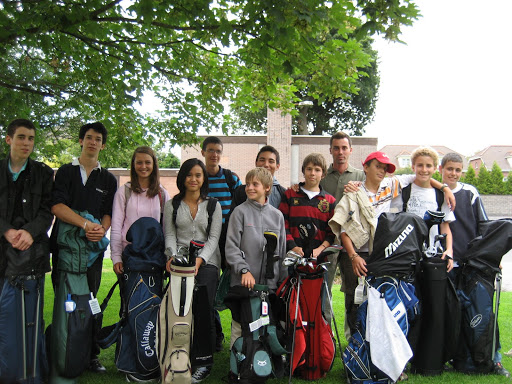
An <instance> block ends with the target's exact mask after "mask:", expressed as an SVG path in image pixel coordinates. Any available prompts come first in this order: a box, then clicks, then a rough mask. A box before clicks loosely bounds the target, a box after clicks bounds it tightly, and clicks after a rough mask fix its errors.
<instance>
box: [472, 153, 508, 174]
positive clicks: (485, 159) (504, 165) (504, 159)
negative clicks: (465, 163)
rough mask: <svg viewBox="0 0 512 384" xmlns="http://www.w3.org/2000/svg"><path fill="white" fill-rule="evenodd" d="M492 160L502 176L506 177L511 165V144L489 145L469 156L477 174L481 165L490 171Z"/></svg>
mask: <svg viewBox="0 0 512 384" xmlns="http://www.w3.org/2000/svg"><path fill="white" fill-rule="evenodd" d="M494 162H496V163H497V164H498V165H499V167H500V168H501V171H502V172H503V177H508V175H509V172H510V168H511V167H512V145H491V146H489V147H487V148H485V149H484V150H482V151H480V152H478V153H476V154H475V155H473V156H471V157H470V158H469V164H471V166H472V167H473V168H474V169H475V173H476V174H477V175H478V172H479V171H480V169H481V168H482V167H485V168H486V169H487V170H488V171H491V169H492V166H493V164H494Z"/></svg>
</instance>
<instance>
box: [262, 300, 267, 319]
mask: <svg viewBox="0 0 512 384" xmlns="http://www.w3.org/2000/svg"><path fill="white" fill-rule="evenodd" d="M261 315H262V316H268V303H267V302H266V301H263V302H262V303H261Z"/></svg>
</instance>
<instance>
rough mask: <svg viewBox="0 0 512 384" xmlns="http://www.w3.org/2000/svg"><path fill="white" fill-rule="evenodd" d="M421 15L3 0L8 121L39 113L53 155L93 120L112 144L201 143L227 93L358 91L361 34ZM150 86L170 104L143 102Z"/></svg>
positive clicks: (282, 103) (251, 98) (265, 97)
mask: <svg viewBox="0 0 512 384" xmlns="http://www.w3.org/2000/svg"><path fill="white" fill-rule="evenodd" d="M418 15H419V12H418V9H417V7H416V5H415V4H414V3H413V2H411V1H409V0H390V1H385V2H383V1H377V0H357V1H352V0H339V1H335V2H330V1H318V0H300V1H299V0H292V1H290V0H257V1H249V0H245V1H244V0H242V1H236V2H232V1H226V0H215V1H213V0H187V1H181V0H173V1H170V0H158V1H157V0H140V1H128V0H125V1H122V0H88V1H79V0H61V1H32V0H25V1H24V0H21V1H2V2H1V3H0V53H1V55H0V63H1V64H0V101H1V102H0V108H1V116H2V121H1V123H3V124H4V125H5V124H6V123H7V122H8V121H9V120H11V119H13V118H15V117H26V118H30V119H33V120H34V121H35V122H36V123H37V124H38V125H39V127H41V128H42V130H41V135H42V136H43V140H42V141H40V143H41V142H42V143H43V144H44V145H43V148H42V149H41V151H42V152H44V154H45V156H52V155H55V154H58V153H60V152H62V150H63V147H62V146H63V145H64V143H65V141H64V140H66V139H68V140H72V141H76V132H77V129H78V127H79V126H80V125H81V124H82V123H83V122H85V121H91V120H100V121H103V122H104V123H105V125H106V126H107V128H108V129H109V134H110V136H109V143H110V145H111V146H112V145H114V146H116V147H120V148H133V147H134V146H135V145H136V144H138V143H145V142H146V140H147V139H148V136H151V135H153V136H155V135H158V136H159V137H160V138H163V139H166V140H169V141H170V143H171V144H174V143H180V144H183V143H192V142H195V141H196V140H197V139H196V133H197V131H198V129H199V128H204V129H206V130H209V129H212V128H214V127H215V128H217V127H221V128H223V129H224V130H226V129H227V127H228V126H229V124H230V119H229V116H228V114H227V113H226V111H225V102H230V103H231V104H232V105H233V106H234V107H236V106H240V105H244V106H249V107H250V108H251V110H253V111H255V110H259V109H261V108H262V107H263V106H264V105H269V106H270V107H271V108H275V107H279V108H282V109H283V110H291V109H292V108H293V106H294V103H296V102H297V101H298V98H297V95H296V93H297V91H298V90H307V95H308V97H310V98H312V99H314V100H318V102H319V103H321V102H324V101H328V100H333V99H335V98H343V97H346V95H347V94H353V93H354V92H353V91H354V90H355V89H356V85H355V84H356V80H357V79H358V78H359V72H360V71H361V70H364V68H365V67H367V66H368V65H369V64H370V61H371V60H370V55H369V54H368V53H366V52H365V51H364V49H363V46H362V43H361V42H362V41H364V39H365V38H366V37H367V36H371V35H373V34H375V33H380V34H383V35H384V36H385V37H386V38H388V39H390V40H398V39H399V35H400V29H401V28H402V26H404V25H410V24H412V22H413V21H414V20H415V19H416V18H417V17H418ZM333 31H335V33H336V35H339V36H341V37H343V38H342V39H332V38H330V37H331V36H332V33H333ZM301 74H307V76H301ZM147 93H153V94H154V95H155V97H156V98H157V99H158V100H159V101H160V102H161V105H162V107H161V108H160V107H158V106H149V105H144V108H143V109H141V108H140V105H141V103H142V101H143V96H144V94H147ZM157 108H159V109H161V110H156V109H157ZM141 110H145V111H148V112H141Z"/></svg>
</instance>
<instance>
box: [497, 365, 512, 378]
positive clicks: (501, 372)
mask: <svg viewBox="0 0 512 384" xmlns="http://www.w3.org/2000/svg"><path fill="white" fill-rule="evenodd" d="M494 374H495V375H500V376H505V377H510V372H509V371H507V370H506V369H505V367H503V364H501V363H496V364H494Z"/></svg>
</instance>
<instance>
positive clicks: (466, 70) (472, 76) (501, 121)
mask: <svg viewBox="0 0 512 384" xmlns="http://www.w3.org/2000/svg"><path fill="white" fill-rule="evenodd" d="M415 2H416V4H418V6H419V8H420V11H421V14H422V15H423V17H421V18H420V19H419V20H418V21H416V22H415V23H414V25H413V26H412V27H408V28H406V29H405V31H404V33H403V35H402V40H403V41H405V42H406V43H407V45H404V44H400V43H388V42H385V41H383V40H379V41H377V42H376V44H375V48H376V49H377V50H378V51H379V56H380V65H379V69H380V76H381V85H380V91H379V94H380V95H379V101H378V103H377V110H376V114H375V120H374V122H373V123H372V124H371V125H370V126H368V127H367V129H366V133H365V136H370V137H378V138H379V144H378V148H379V149H380V148H382V147H383V146H384V145H388V144H418V145H436V144H437V145H446V146H448V147H449V148H451V149H454V150H456V151H458V152H460V153H462V154H463V155H466V156H467V155H471V154H473V153H475V152H476V151H479V150H481V149H484V148H485V147H487V146H489V145H499V144H508V145H511V144H512V130H511V127H512V123H511V109H512V97H511V92H512V60H511V59H512V31H511V27H510V25H511V15H512V1H510V0H485V1H482V0H480V1H476V0H417V1H415Z"/></svg>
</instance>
